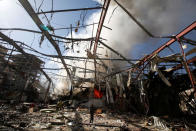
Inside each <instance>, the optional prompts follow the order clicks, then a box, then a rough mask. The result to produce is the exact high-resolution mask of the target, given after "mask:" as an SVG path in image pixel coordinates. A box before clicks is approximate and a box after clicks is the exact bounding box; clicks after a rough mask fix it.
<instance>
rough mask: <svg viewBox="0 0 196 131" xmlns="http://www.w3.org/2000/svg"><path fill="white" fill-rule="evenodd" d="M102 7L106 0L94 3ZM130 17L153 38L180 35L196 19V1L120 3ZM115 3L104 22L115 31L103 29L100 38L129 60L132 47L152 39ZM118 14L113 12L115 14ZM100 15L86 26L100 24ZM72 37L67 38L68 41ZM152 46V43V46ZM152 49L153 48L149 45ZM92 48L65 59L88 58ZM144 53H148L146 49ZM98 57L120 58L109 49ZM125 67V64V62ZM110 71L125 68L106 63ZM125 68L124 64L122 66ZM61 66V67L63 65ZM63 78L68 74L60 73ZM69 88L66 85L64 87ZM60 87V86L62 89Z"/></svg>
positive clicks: (123, 0) (85, 46)
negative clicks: (131, 15) (89, 50)
mask: <svg viewBox="0 0 196 131" xmlns="http://www.w3.org/2000/svg"><path fill="white" fill-rule="evenodd" d="M94 1H97V2H99V3H101V4H103V0H94ZM118 1H119V3H121V4H122V5H123V6H124V7H125V8H126V9H127V10H128V11H130V12H131V14H133V15H134V17H135V18H137V19H138V20H139V21H140V22H141V23H142V24H143V25H144V26H145V27H146V28H147V29H148V30H149V31H150V32H151V33H152V34H155V35H163V36H165V35H172V34H173V33H177V31H179V30H180V29H182V28H184V27H185V26H187V25H189V24H191V23H192V22H193V21H194V20H195V19H196V15H195V14H194V13H195V12H196V8H195V7H196V1H195V0H118ZM116 7H117V5H116V4H115V2H114V1H113V0H112V1H111V5H110V7H109V9H108V13H107V16H106V19H105V22H104V25H105V26H108V27H110V28H112V30H108V29H106V28H103V29H102V33H101V37H102V38H105V39H107V40H106V41H104V42H105V43H106V44H108V45H109V46H110V47H112V48H114V49H115V50H117V51H119V52H120V53H121V54H123V55H124V56H126V57H129V58H131V57H132V56H130V52H131V51H133V50H132V47H133V46H134V45H136V44H138V46H141V44H139V43H145V42H146V41H148V40H149V39H150V37H149V36H148V35H146V34H145V32H144V31H143V30H142V29H141V28H139V26H138V25H136V24H135V23H134V22H133V21H132V19H131V18H129V17H128V15H127V14H126V13H125V12H124V11H123V10H122V9H121V8H120V7H117V8H116ZM115 8H116V10H115V11H114V12H113V10H114V9H115ZM99 18H100V11H99V12H96V13H94V14H93V15H92V16H91V17H90V18H88V20H87V21H86V24H92V23H97V22H99ZM96 31H97V25H96V26H95V27H94V32H93V34H94V36H95V35H96ZM69 36H70V34H69V35H68V37H69ZM91 36H92V26H91V27H87V28H86V29H84V30H81V31H80V32H79V33H74V34H73V37H75V38H77V37H78V38H81V37H83V38H86V37H91ZM152 44H153V43H152ZM149 46H151V45H150V44H149ZM88 48H89V43H80V44H78V46H77V45H75V46H74V50H75V51H76V50H78V51H79V53H76V52H72V51H70V52H67V53H66V54H65V55H70V56H80V57H82V56H84V57H87V55H86V54H87V53H86V49H88ZM143 50H145V49H143ZM98 54H100V55H99V57H106V56H108V57H112V58H115V57H116V58H117V56H116V55H115V54H112V53H111V52H110V51H109V50H107V49H105V48H104V49H102V48H98ZM122 63H123V62H122ZM68 64H72V65H76V66H80V67H84V62H75V63H74V62H73V61H68ZM107 64H110V66H111V67H113V66H117V67H119V65H120V66H121V67H122V64H119V62H118V63H117V64H116V63H107ZM123 64H124V65H125V63H123ZM87 65H88V66H87V68H90V69H94V65H93V64H92V63H88V64H87ZM60 66H62V65H60ZM61 74H66V72H61ZM76 75H77V76H79V77H83V76H84V74H81V73H78V72H76ZM88 77H89V78H90V77H94V74H91V75H88ZM65 84H66V83H65ZM65 84H62V83H59V84H58V85H57V87H58V88H60V89H62V88H65V87H66V85H65ZM60 85H61V86H60Z"/></svg>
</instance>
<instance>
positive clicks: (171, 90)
mask: <svg viewBox="0 0 196 131" xmlns="http://www.w3.org/2000/svg"><path fill="white" fill-rule="evenodd" d="M18 2H19V3H20V4H21V6H22V7H23V8H24V10H25V11H26V12H27V13H28V15H29V16H30V17H31V19H32V21H33V22H34V23H35V24H36V26H37V27H38V29H39V31H37V30H32V29H25V28H0V43H1V45H0V62H1V65H0V69H1V72H0V85H1V86H0V87H1V89H0V90H1V94H2V98H1V99H5V97H8V96H9V95H8V94H10V92H15V93H14V98H13V97H12V99H14V100H16V101H17V102H18V101H19V102H21V101H29V102H31V101H34V102H35V101H36V100H35V99H37V100H38V99H39V100H40V101H41V102H45V103H47V102H49V101H50V100H51V95H50V93H52V89H51V87H52V88H53V89H55V86H56V84H55V82H54V81H55V79H53V78H51V77H52V76H60V77H65V79H64V81H66V82H65V83H64V85H63V86H64V87H67V88H66V91H67V92H66V91H65V92H66V93H65V94H63V95H65V96H66V100H67V99H69V100H73V99H74V98H75V97H76V96H77V95H78V94H80V93H78V92H83V93H86V90H89V92H90V93H89V94H87V96H86V98H88V97H90V95H91V93H92V92H93V93H94V96H92V97H90V98H91V99H95V98H96V99H102V98H103V96H105V101H106V103H107V104H106V105H108V106H109V105H113V106H114V107H116V109H119V110H120V111H122V112H128V111H131V112H134V113H138V114H144V115H149V114H150V115H159V116H160V115H169V116H175V117H176V116H179V115H181V114H188V115H195V113H196V110H195V109H196V104H195V102H196V101H195V100H196V89H195V88H196V87H195V85H196V68H195V67H196V57H195V55H194V54H195V52H196V49H195V45H196V41H195V40H193V39H191V38H188V37H187V36H188V34H190V33H194V32H195V30H196V21H194V22H193V23H192V24H190V25H188V26H187V27H185V28H184V29H183V30H181V31H180V32H179V33H178V34H177V35H171V36H157V35H154V34H152V33H151V32H150V31H149V30H148V29H147V28H146V27H145V26H144V25H143V24H142V23H141V22H140V21H139V20H138V19H137V18H136V17H134V16H133V14H131V13H130V11H129V10H127V9H126V8H125V7H124V6H123V5H122V4H121V3H120V1H117V0H113V1H111V0H104V2H103V5H102V6H97V7H90V8H77V9H65V10H53V9H52V10H50V11H42V10H41V9H38V10H37V12H36V11H35V10H34V8H33V7H32V5H31V4H30V2H28V1H27V0H18ZM111 2H114V3H115V4H116V5H117V6H118V7H120V8H121V9H122V10H123V11H124V12H125V13H126V14H127V15H128V16H129V17H130V18H131V19H130V20H133V21H134V22H135V23H136V25H137V26H138V27H139V28H140V29H142V31H143V32H144V33H146V35H148V37H151V38H153V39H160V38H161V39H166V40H168V39H169V40H168V41H167V42H165V43H163V44H162V45H161V46H160V47H159V48H158V49H156V50H154V51H153V52H152V53H150V54H148V55H146V56H144V57H143V58H141V59H129V58H127V57H125V56H124V55H123V54H122V53H120V52H119V51H117V50H116V49H114V48H113V47H110V46H109V44H108V43H106V42H107V40H106V39H104V38H102V37H101V32H102V28H106V29H108V30H112V29H111V28H109V27H107V26H104V21H105V17H106V14H107V11H108V8H109V6H110V4H111ZM40 8H41V6H40ZM90 10H101V16H100V19H99V23H92V24H91V25H86V26H93V30H92V37H91V38H74V37H73V33H74V32H78V30H79V28H81V27H85V25H82V26H80V22H78V24H77V26H76V27H73V26H72V25H71V26H70V28H67V29H68V30H70V37H65V36H60V35H56V34H55V30H56V29H57V28H56V27H54V26H53V25H51V23H50V20H49V19H48V17H47V14H52V15H53V14H55V13H60V12H77V11H90ZM114 11H115V10H114ZM40 15H43V16H44V18H45V19H46V21H47V24H44V23H45V22H42V20H41V19H40V17H39V16H40ZM94 25H97V30H96V36H95V37H93V32H94ZM2 31H23V32H31V33H36V34H39V35H40V46H41V45H42V42H43V41H44V40H45V39H47V41H49V43H50V44H51V45H52V47H53V48H54V49H55V51H56V52H55V53H54V54H46V53H43V52H40V51H38V50H36V49H34V48H32V47H31V46H29V44H26V43H24V42H22V41H16V40H14V39H12V38H11V37H9V36H8V35H7V34H5V33H3V32H2ZM59 43H61V44H64V45H69V46H65V50H66V49H67V50H71V51H73V52H75V50H74V47H75V46H78V45H80V44H86V43H87V44H88V48H86V50H85V53H86V54H85V56H86V57H83V55H81V56H82V57H81V56H79V57H78V56H74V55H73V56H70V55H69V56H68V55H64V54H65V53H63V52H62V49H61V48H62V47H61V46H60V44H59ZM173 44H176V45H178V46H176V47H175V48H178V49H179V50H180V51H181V52H179V53H173V49H172V47H171V45H173ZM186 44H187V45H191V47H192V48H191V49H189V50H188V51H185V46H186ZM99 48H105V49H107V50H109V51H110V52H112V53H113V54H115V55H116V56H118V57H116V58H112V57H110V56H108V54H107V53H106V55H105V56H106V57H105V58H102V57H99V53H101V52H99V51H98V50H99ZM79 49H80V48H79ZM166 49H169V50H170V51H171V52H172V53H171V54H170V55H167V56H166V55H165V56H163V55H162V56H160V55H159V54H160V53H161V52H164V51H165V50H166ZM81 50H83V49H81ZM81 50H78V51H77V53H78V54H80V52H83V51H81ZM43 59H47V60H48V61H53V62H57V63H60V64H61V66H60V67H61V68H46V67H44V62H43ZM55 59H56V60H55ZM66 60H71V61H82V63H83V64H82V66H81V65H80V66H75V65H72V64H67V62H66ZM116 61H117V62H121V61H123V62H126V65H128V67H127V68H126V69H123V68H121V67H118V68H115V67H113V65H112V64H111V63H112V62H116ZM47 70H58V71H59V70H63V71H65V73H64V74H61V73H56V74H55V73H53V74H52V75H49V74H48V73H47ZM81 70H82V71H81ZM179 70H181V72H182V73H181V74H178V73H175V72H176V71H179ZM88 74H91V75H88ZM42 75H43V76H44V77H45V78H46V80H47V82H45V84H41V82H40V81H41V79H44V78H43V77H41V76H42ZM8 83H9V84H8ZM46 83H47V85H46ZM8 87H10V88H8ZM7 90H9V91H7ZM16 90H17V91H16ZM39 90H42V92H41V91H40V92H39ZM37 94H42V96H41V95H40V96H38V95H37ZM10 96H13V94H12V95H10ZM25 96H26V98H25ZM41 97H42V98H41ZM61 97H62V96H61ZM79 97H82V96H79ZM58 99H59V98H58ZM79 99H81V98H79ZM36 102H37V101H36ZM93 104H94V105H96V102H94V103H93ZM98 105H99V104H98ZM116 105H121V106H120V107H118V106H116Z"/></svg>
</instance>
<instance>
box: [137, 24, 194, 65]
mask: <svg viewBox="0 0 196 131" xmlns="http://www.w3.org/2000/svg"><path fill="white" fill-rule="evenodd" d="M194 28H196V21H195V22H193V23H192V24H191V25H189V26H188V27H187V28H185V29H184V30H183V31H182V32H180V33H179V34H177V35H176V36H174V38H172V39H170V40H169V41H168V42H166V43H165V44H163V45H162V46H161V47H159V48H158V49H156V50H155V51H153V52H152V53H151V54H150V55H147V56H146V57H144V58H143V59H142V60H141V61H140V62H139V63H138V65H139V66H140V65H143V64H144V63H145V62H146V61H148V60H149V59H151V58H152V57H153V56H154V55H155V54H158V53H159V52H161V51H162V50H163V49H165V48H166V47H168V46H170V45H171V44H173V43H174V42H176V40H177V39H180V38H181V37H182V36H184V35H186V34H187V33H189V32H190V31H192V30H193V29H194Z"/></svg>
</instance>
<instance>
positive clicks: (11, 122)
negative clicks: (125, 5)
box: [0, 68, 196, 131]
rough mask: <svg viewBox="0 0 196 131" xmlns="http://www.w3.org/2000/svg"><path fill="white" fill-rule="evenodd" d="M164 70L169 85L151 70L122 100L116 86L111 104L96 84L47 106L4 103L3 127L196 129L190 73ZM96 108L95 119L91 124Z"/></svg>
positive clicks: (0, 105) (0, 107) (1, 110)
mask: <svg viewBox="0 0 196 131" xmlns="http://www.w3.org/2000/svg"><path fill="white" fill-rule="evenodd" d="M160 70H161V72H162V73H163V74H164V76H165V77H167V79H168V80H169V82H170V83H171V86H168V85H167V84H166V83H165V82H164V81H163V80H162V79H161V77H160V76H159V75H158V74H156V73H152V72H151V73H150V74H148V75H146V78H145V79H142V80H139V81H134V82H131V84H130V85H129V87H128V86H125V85H126V83H124V88H125V90H123V92H122V94H123V95H122V97H120V96H119V95H118V94H116V93H115V90H113V88H112V90H111V91H112V94H113V98H112V99H113V102H112V103H111V102H108V100H107V97H108V96H107V93H106V92H107V91H106V89H104V87H102V88H101V90H99V88H98V86H97V85H95V87H94V89H91V88H86V89H85V90H82V91H80V92H79V93H73V95H72V96H59V97H58V98H57V99H55V100H52V99H49V100H48V103H44V104H43V103H41V102H38V101H30V100H29V103H25V102H17V101H16V100H14V99H12V100H11V99H10V100H6V99H4V100H1V101H0V116H1V117H0V118H1V119H0V129H1V130H75V131H77V130H81V131H82V130H114V131H117V130H119V131H120V130H124V131H125V130H195V129H196V119H195V113H196V110H195V109H196V108H195V106H196V104H195V96H194V95H195V94H192V93H191V92H192V91H191V90H192V88H191V86H190V85H191V83H190V80H189V77H188V75H186V74H184V75H178V74H173V73H169V74H168V73H166V72H164V71H162V68H160ZM193 72H195V71H193ZM193 75H195V74H193ZM125 77H126V76H124V77H123V78H125ZM126 78H127V77H126ZM4 98H5V97H4ZM37 98H38V97H37ZM1 99H2V98H1ZM109 99H111V98H109ZM92 105H93V107H94V111H93V117H94V120H93V122H91V123H90V120H91V119H92V118H91V117H92V109H91V108H92Z"/></svg>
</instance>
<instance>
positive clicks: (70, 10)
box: [36, 6, 103, 15]
mask: <svg viewBox="0 0 196 131" xmlns="http://www.w3.org/2000/svg"><path fill="white" fill-rule="evenodd" d="M102 8H103V7H100V6H98V7H91V8H78V9H66V10H51V11H43V12H38V13H36V14H38V15H40V14H48V13H60V12H61V13H62V12H73V11H82V10H98V9H102Z"/></svg>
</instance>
